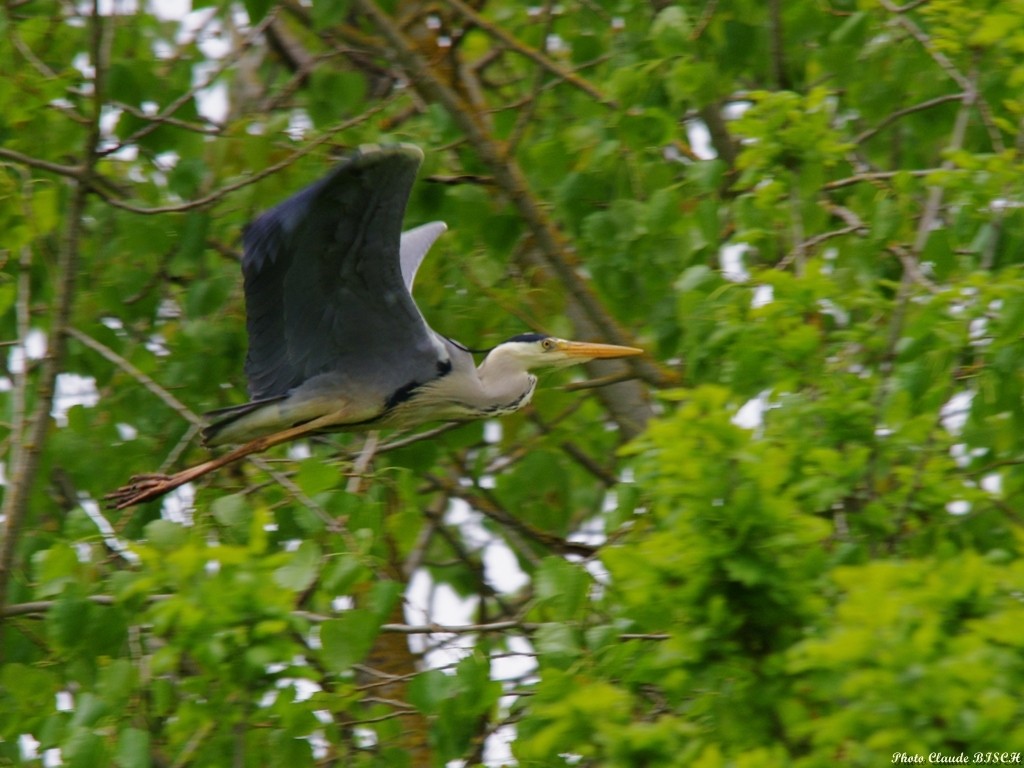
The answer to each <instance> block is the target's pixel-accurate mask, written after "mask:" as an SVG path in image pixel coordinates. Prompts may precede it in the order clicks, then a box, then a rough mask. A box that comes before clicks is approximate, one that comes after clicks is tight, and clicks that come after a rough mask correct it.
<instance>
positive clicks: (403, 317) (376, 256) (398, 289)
mask: <svg viewBox="0 0 1024 768" xmlns="http://www.w3.org/2000/svg"><path fill="white" fill-rule="evenodd" d="M422 159H423V153H422V152H421V151H420V150H419V149H418V148H417V147H414V146H412V145H408V144H397V145H391V146H377V145H369V146H364V147H361V148H360V149H359V151H358V152H356V153H355V154H353V155H352V156H350V157H349V158H347V159H346V160H345V161H344V162H342V163H341V165H339V166H338V167H337V168H335V169H334V170H333V171H332V172H331V173H330V174H329V175H328V176H327V177H326V178H324V179H322V180H320V181H318V182H316V183H315V184H313V185H311V186H310V187H307V188H306V189H305V190H303V191H301V192H299V193H298V194H296V195H295V196H293V197H291V198H289V199H288V200H286V201H285V202H283V203H281V204H280V205H278V206H277V207H275V208H273V209H272V210H270V211H268V212H267V213H265V214H264V215H262V216H260V217H259V218H258V219H256V221H254V222H253V223H252V224H250V225H249V227H248V228H247V229H246V232H245V237H244V241H245V256H244V258H243V261H242V271H243V273H244V275H245V300H246V312H247V315H248V331H249V354H248V357H247V358H246V363H245V370H246V374H247V376H248V378H249V394H250V396H251V397H252V398H253V399H254V400H256V399H265V398H270V397H276V396H279V395H283V394H285V393H287V392H288V391H290V390H292V389H294V388H296V387H298V386H300V385H301V384H302V383H303V382H306V381H308V380H310V379H311V378H313V377H316V376H318V375H320V374H324V373H339V374H341V375H342V376H343V377H344V379H345V380H346V381H349V382H352V386H358V387H362V388H363V389H364V390H369V389H372V390H379V391H380V392H381V395H382V397H387V396H388V395H389V394H390V393H391V392H393V391H394V390H396V389H398V388H401V387H403V386H406V385H407V384H409V383H410V382H413V381H419V382H423V381H427V380H429V379H430V378H433V377H434V376H436V375H437V367H438V363H439V357H441V356H442V355H443V350H442V349H439V344H438V342H437V341H436V339H435V336H434V334H433V332H432V331H431V330H430V329H429V328H428V327H427V324H426V322H425V321H424V319H423V316H422V315H421V314H420V311H419V309H417V307H416V305H415V303H414V302H413V300H412V296H411V295H410V293H409V289H408V287H407V286H408V285H411V282H412V277H413V276H414V275H415V270H416V267H418V265H419V262H420V261H421V260H422V258H423V255H424V254H425V253H426V250H427V248H429V246H430V244H431V243H432V242H433V240H434V239H435V238H436V237H437V236H438V235H439V234H440V231H441V230H439V229H438V228H437V227H436V225H425V227H422V228H419V229H418V230H413V235H412V236H411V239H410V240H409V241H408V243H409V245H408V250H409V253H410V256H409V259H408V266H406V265H405V264H404V263H403V262H405V259H400V257H399V254H400V248H402V247H403V244H402V231H401V227H402V218H403V216H404V214H405V206H406V202H407V201H408V198H409V192H410V189H411V187H412V184H413V181H414V179H415V177H416V171H417V170H418V168H419V166H420V162H421V161H422ZM431 227H432V228H431ZM417 232H420V234H416V233H417ZM360 394H368V392H366V391H364V392H362V393H360Z"/></svg>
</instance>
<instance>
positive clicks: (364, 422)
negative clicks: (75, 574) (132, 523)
mask: <svg viewBox="0 0 1024 768" xmlns="http://www.w3.org/2000/svg"><path fill="white" fill-rule="evenodd" d="M422 160H423V153H422V152H421V151H420V149H419V148H417V147H415V146H412V145H410V144H394V145H376V144H373V145H364V146H362V147H360V148H359V149H358V150H357V151H356V152H354V153H353V154H351V155H350V156H349V157H347V158H346V159H345V160H343V161H342V162H341V163H340V164H339V165H338V166H337V167H336V168H335V169H334V170H333V171H331V172H330V173H329V174H328V175H327V176H326V177H325V178H323V179H321V180H320V181H318V182H316V183H314V184H312V185H311V186H309V187H307V188H306V189H304V190H302V191H301V192H299V193H297V194H296V195H294V196H292V197H291V198H289V199H287V200H285V201H284V202H283V203H281V204H279V205H278V206H276V207H275V208H272V209H271V210H269V211H268V212H266V213H264V214H263V215H262V216H260V217H259V218H257V219H256V220H255V221H253V222H252V223H251V224H250V225H249V226H248V227H247V228H246V230H245V232H244V235H243V244H244V255H243V258H242V272H243V276H244V287H245V303H246V315H247V325H246V329H247V331H248V337H249V351H248V355H247V357H246V361H245V373H246V376H247V378H248V382H249V396H250V402H248V403H245V404H243V405H237V406H231V407H228V408H223V409H221V410H218V411H213V412H211V413H210V414H207V416H208V417H209V418H210V422H209V425H208V426H207V427H206V428H205V429H204V430H203V441H204V443H205V444H206V445H208V446H220V445H233V444H241V445H240V446H239V447H237V448H235V449H234V450H232V451H230V452H228V453H226V454H224V455H222V456H219V457H216V458H214V459H211V460H209V461H206V462H203V463H201V464H198V465H196V466H194V467H190V468H188V469H185V470H182V471H181V472H178V473H176V474H174V475H139V476H136V477H133V478H132V480H131V482H130V483H129V484H128V485H126V486H124V487H123V488H120V489H118V490H117V491H114V492H113V493H111V494H109V495H108V497H107V498H108V500H109V501H110V503H111V504H112V505H113V506H115V507H116V508H118V509H122V508H124V507H128V506H132V505H134V504H138V503H140V502H143V501H147V500H150V499H154V498H157V497H159V496H162V495H163V494H165V493H167V492H168V491H170V490H172V489H174V488H177V487H179V486H181V485H183V484H184V483H187V482H190V481H192V480H194V479H196V478H198V477H201V476H203V475H205V474H207V473H208V472H211V471H213V470H215V469H218V468H220V467H223V466H225V465H226V464H229V463H231V462H234V461H237V460H238V459H241V458H242V457H244V456H247V455H249V454H252V453H257V452H260V451H264V450H266V449H268V448H270V447H271V446H274V445H279V444H281V443H284V442H288V441H291V440H296V439H298V438H302V437H307V436H310V435H314V434H317V433H322V432H330V431H338V430H368V429H377V428H381V427H413V426H417V425H420V424H423V423H426V422H431V421H457V420H467V419H480V418H487V417H491V416H498V415H501V414H505V413H511V412H513V411H516V410H518V409H520V408H522V407H523V406H524V405H526V404H527V403H528V402H529V401H530V398H531V397H532V395H533V390H534V387H535V386H536V384H537V379H536V377H535V376H533V374H531V373H530V371H531V370H532V369H535V368H541V367H562V366H567V365H572V364H575V363H581V362H586V361H589V360H594V359H597V358H617V357H625V356H628V355H638V354H641V352H642V350H640V349H637V348H635V347H624V346H616V345H610V344H592V343H586V342H577V341H566V340H564V339H559V338H554V337H551V336H546V335H544V334H539V333H526V334H521V335H518V336H514V337H512V338H511V339H509V340H508V341H505V342H504V343H501V344H498V345H497V346H496V347H494V348H493V349H491V350H490V351H489V352H488V353H487V355H486V357H484V359H483V361H482V362H481V363H480V365H479V366H477V365H476V364H475V361H474V358H473V352H472V351H471V350H470V349H469V348H467V347H465V346H463V345H462V344H460V343H459V342H457V341H453V340H452V339H449V338H447V337H445V336H443V335H442V334H440V333H437V332H436V331H433V330H432V329H431V328H430V327H429V326H428V325H427V323H426V321H425V320H424V319H423V315H422V314H421V313H420V310H419V308H418V307H417V306H416V304H415V302H414V301H413V298H412V286H413V281H414V279H415V277H416V271H417V270H418V269H419V266H420V264H421V263H422V261H423V258H424V257H425V256H426V254H427V251H428V250H429V249H430V247H431V246H432V245H433V244H434V241H435V240H437V238H438V237H439V236H440V235H441V233H442V232H444V230H445V229H446V226H445V225H444V224H443V223H441V222H433V223H429V224H424V225H422V226H419V227H416V228H415V229H411V230H409V231H407V232H404V233H403V232H402V220H403V218H404V215H405V208H406V203H407V202H408V199H409V194H410V191H411V189H412V185H413V182H414V180H415V178H416V173H417V171H418V169H419V167H420V164H421V162H422Z"/></svg>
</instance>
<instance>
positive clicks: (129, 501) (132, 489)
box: [103, 473, 181, 509]
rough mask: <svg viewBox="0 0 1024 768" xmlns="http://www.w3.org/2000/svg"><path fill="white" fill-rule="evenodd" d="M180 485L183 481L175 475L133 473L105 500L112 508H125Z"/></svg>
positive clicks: (158, 495) (151, 498)
mask: <svg viewBox="0 0 1024 768" xmlns="http://www.w3.org/2000/svg"><path fill="white" fill-rule="evenodd" d="M179 485H181V483H180V482H179V481H178V478H177V477H176V476H174V475H163V474H159V473H154V474H148V475H133V476H132V479H131V480H129V481H128V484H127V485H122V486H121V487H120V488H118V489H117V490H116V491H111V492H110V493H108V494H107V495H106V496H104V497H103V500H104V501H106V503H107V507H109V508H111V509H125V508H127V507H132V506H135V505H136V504H141V503H142V502H144V501H151V500H153V499H157V498H159V497H161V496H163V495H164V494H165V493H169V492H170V491H173V490H174V489H175V488H177V487H178V486H179Z"/></svg>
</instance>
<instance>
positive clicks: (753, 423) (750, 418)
mask: <svg viewBox="0 0 1024 768" xmlns="http://www.w3.org/2000/svg"><path fill="white" fill-rule="evenodd" d="M770 394H771V391H770V390H767V389H766V390H764V391H763V392H761V393H760V394H758V396H757V397H752V398H751V399H750V400H747V402H745V403H744V404H743V405H741V406H740V409H739V410H738V411H736V415H735V416H733V417H732V419H731V421H732V423H733V424H735V425H736V426H737V427H743V428H744V429H757V428H759V427H761V426H762V425H763V424H764V414H765V411H767V410H769V409H770V408H772V407H775V406H773V405H772V404H771V402H770V401H769V400H768V397H769V395H770Z"/></svg>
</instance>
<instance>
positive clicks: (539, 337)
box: [505, 333, 548, 344]
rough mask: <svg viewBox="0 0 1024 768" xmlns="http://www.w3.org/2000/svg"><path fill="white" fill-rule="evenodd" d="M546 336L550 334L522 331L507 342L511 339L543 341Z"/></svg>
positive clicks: (508, 340)
mask: <svg viewBox="0 0 1024 768" xmlns="http://www.w3.org/2000/svg"><path fill="white" fill-rule="evenodd" d="M546 338H548V336H547V334H544V333H520V334H519V335H518V336H513V337H512V338H511V339H506V340H505V343H506V344H507V343H508V342H510V341H523V342H526V343H530V342H533V341H543V340H544V339H546Z"/></svg>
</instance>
